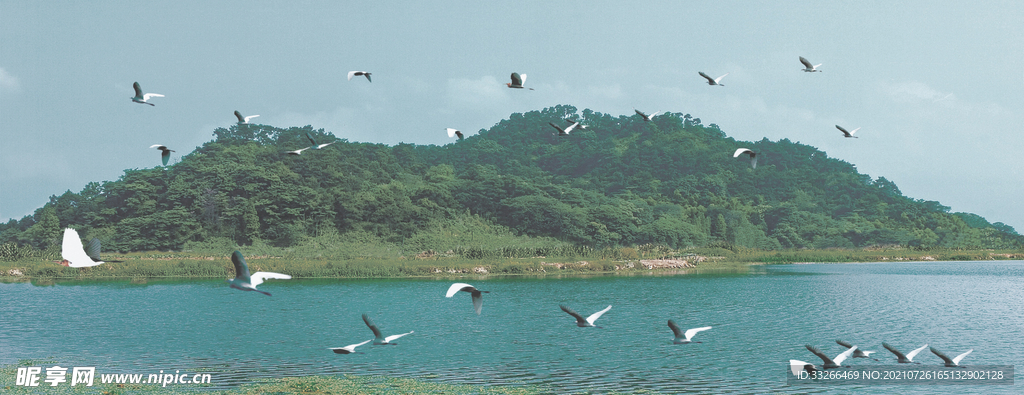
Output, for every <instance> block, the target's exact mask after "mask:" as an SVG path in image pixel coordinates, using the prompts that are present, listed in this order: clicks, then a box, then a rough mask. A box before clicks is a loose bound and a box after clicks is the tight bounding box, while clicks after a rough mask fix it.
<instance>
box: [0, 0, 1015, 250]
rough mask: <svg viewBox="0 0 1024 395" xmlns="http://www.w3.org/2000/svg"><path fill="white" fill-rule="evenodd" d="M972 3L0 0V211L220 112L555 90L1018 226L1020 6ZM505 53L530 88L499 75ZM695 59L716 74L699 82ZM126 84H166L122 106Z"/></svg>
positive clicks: (527, 104) (470, 116)
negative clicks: (790, 147) (809, 153)
mask: <svg viewBox="0 0 1024 395" xmlns="http://www.w3.org/2000/svg"><path fill="white" fill-rule="evenodd" d="M979 4H981V5H968V4H967V3H963V2H949V3H946V2H935V1H911V2H900V3H899V4H892V2H868V1H851V2H807V1H792V2H779V1H770V2H750V1H736V2H729V1H715V2H682V1H665V2H655V1H649V2H597V1H581V2H571V1H566V2H550V1H542V2H479V1H467V2H442V3H439V4H436V3H431V2H412V1H410V2H336V1H324V2H319V1H306V2H297V1H292V2H259V1H218V2H206V1H203V2H189V1H179V2H140V1H101V2H39V1H19V0H13V1H12V0H5V1H3V2H0V135H2V139H0V141H2V143H0V144H2V146H0V150H2V152H3V155H2V157H0V220H3V221H6V220H7V219H8V218H12V217H13V218H18V219H20V218H21V217H22V216H24V215H26V214H30V213H32V212H33V211H34V210H35V209H36V208H38V207H40V206H41V205H42V204H44V203H45V202H46V201H47V198H48V197H49V196H50V195H59V194H61V193H63V192H64V191H66V190H69V189H70V190H72V191H75V192H77V191H80V190H81V188H82V187H83V186H84V185H85V184H86V183H87V182H90V181H103V180H114V179H117V177H118V176H120V175H121V174H122V172H123V171H124V170H125V169H129V168H144V167H153V166H156V165H159V164H160V158H159V153H158V152H157V151H156V150H152V149H149V148H148V147H149V146H150V145H152V144H157V143H159V144H164V145H167V146H168V147H170V148H171V149H175V150H177V152H176V153H175V155H174V156H172V159H171V160H172V161H174V160H176V159H177V158H178V157H179V156H180V155H182V154H186V153H188V152H189V151H191V150H193V149H194V148H195V147H196V146H199V145H200V144H202V143H203V142H206V141H209V140H210V139H212V137H213V135H212V132H213V129H214V128H216V127H227V126H229V125H231V124H232V123H233V122H235V119H234V116H233V115H232V111H234V110H239V111H241V112H242V113H243V114H249V115H251V114H260V115H261V116H260V117H259V118H256V119H254V122H256V123H264V124H268V125H273V126H277V127H290V126H304V125H307V124H308V125H313V126H314V127H316V128H324V129H325V130H326V131H328V132H331V133H333V134H334V135H336V136H338V137H340V138H347V139H349V140H350V141H365V142H375V143H385V144H395V143H398V142H408V143H416V144H445V143H448V142H449V139H448V137H447V135H446V134H445V128H446V127H453V128H458V129H461V130H463V131H466V132H468V133H467V134H475V133H476V131H478V130H479V129H483V128H489V127H491V126H493V125H494V124H495V123H497V122H499V121H500V120H501V119H504V118H507V117H508V116H509V115H510V114H512V113H514V112H525V111H530V110H538V109H541V108H544V107H549V106H554V105H558V104H570V105H573V106H576V107H577V108H580V109H583V108H590V109H592V110H594V111H598V112H603V113H609V114H613V115H619V114H631V113H632V111H633V107H636V108H638V109H641V110H645V111H648V112H653V111H673V112H683V113H689V114H691V115H693V116H694V117H698V118H700V119H701V121H702V122H703V123H705V124H710V123H715V124H718V125H719V126H720V127H721V128H722V130H723V131H725V132H726V133H727V134H728V135H729V136H732V137H734V138H736V139H739V140H760V139H762V138H765V137H767V138H768V139H770V140H773V141H776V140H779V139H781V138H789V139H790V140H793V141H799V142H802V143H805V144H809V145H812V146H815V147H818V148H821V149H822V150H824V151H826V152H827V153H828V154H829V156H832V157H836V158H839V159H842V160H845V161H847V162H850V163H853V164H854V165H856V166H857V168H858V169H859V170H860V171H861V172H863V173H867V174H869V175H871V176H872V177H879V176H884V177H886V178H888V179H890V180H892V181H894V182H896V184H897V185H898V186H899V187H900V189H901V190H902V191H903V193H904V194H905V195H907V196H910V197H912V198H919V199H927V200H937V201H939V202H941V203H942V204H944V205H947V206H951V207H952V208H953V210H954V211H966V212H973V213H977V214H980V215H982V216H984V217H985V218H987V219H989V220H990V221H992V222H996V221H1000V222H1004V223H1007V224H1009V225H1012V226H1014V227H1015V228H1016V229H1017V230H1018V231H1024V204H1022V201H1024V199H1021V198H1020V197H1021V196H1024V164H1022V162H1021V160H1020V154H1019V153H1018V152H1019V151H1020V150H1021V149H1022V147H1024V134H1022V129H1024V126H1022V125H1024V105H1022V104H1024V23H1021V21H1024V3H1021V2H1014V1H1006V2H995V1H992V2H982V3H979ZM798 56H804V57H807V58H808V59H810V60H811V61H812V62H814V63H823V65H822V66H821V69H822V70H823V72H822V73H803V72H801V71H800V67H801V66H800V63H799V62H798V61H797V57H798ZM349 70H366V71H370V72H372V73H373V83H367V82H366V81H365V79H359V80H356V79H353V80H352V81H347V80H346V73H347V72H348V71H349ZM512 71H517V72H519V73H523V74H527V75H528V76H529V78H528V79H527V82H526V85H527V86H529V87H533V88H535V89H536V90H535V91H525V90H511V89H507V88H505V86H504V84H505V82H508V75H509V74H510V73H511V72H512ZM698 71H704V72H706V73H708V74H710V75H713V76H718V75H721V74H724V73H729V75H728V76H727V77H726V78H725V79H724V80H723V81H722V82H723V83H724V84H725V86H724V87H712V86H708V85H706V84H705V83H704V81H703V79H702V78H701V77H700V76H698V75H697V72H698ZM134 81H138V82H139V83H140V84H142V88H143V90H144V91H146V92H155V93H161V94H164V95H166V97H163V98H155V99H152V102H153V103H154V104H156V106H155V107H150V106H144V105H139V104H135V103H132V102H131V101H130V100H129V97H130V96H132V95H133V92H132V82H134ZM835 124H840V125H843V126H845V127H847V128H848V129H852V128H857V127H861V130H860V131H859V132H858V133H857V134H858V135H859V136H860V138H859V139H844V138H842V135H841V134H840V133H839V132H838V131H837V130H836V129H835V127H834V126H833V125H835Z"/></svg>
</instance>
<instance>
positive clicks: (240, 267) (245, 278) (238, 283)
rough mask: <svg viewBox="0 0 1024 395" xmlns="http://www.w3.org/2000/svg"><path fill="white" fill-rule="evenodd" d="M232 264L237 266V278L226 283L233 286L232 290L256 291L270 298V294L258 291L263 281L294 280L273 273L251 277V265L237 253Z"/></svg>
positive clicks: (233, 256) (262, 273)
mask: <svg viewBox="0 0 1024 395" xmlns="http://www.w3.org/2000/svg"><path fill="white" fill-rule="evenodd" d="M231 263H233V264H234V265H235V278H233V279H230V278H229V279H227V280H225V281H227V282H228V284H231V288H234V289H240V290H243V291H256V292H259V293H261V294H264V295H267V296H270V292H263V291H260V290H258V289H256V286H257V285H260V284H263V280H266V279H271V278H272V279H279V280H288V279H290V278H292V276H289V275H287V274H281V273H273V272H256V273H253V274H252V275H249V265H246V264H245V258H244V257H243V256H242V253H241V252H239V251H237V250H236V251H235V252H233V253H231Z"/></svg>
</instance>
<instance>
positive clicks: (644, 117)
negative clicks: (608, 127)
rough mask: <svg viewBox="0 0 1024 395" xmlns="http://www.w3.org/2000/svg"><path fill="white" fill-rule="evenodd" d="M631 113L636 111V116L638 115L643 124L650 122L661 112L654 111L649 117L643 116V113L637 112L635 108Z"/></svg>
mask: <svg viewBox="0 0 1024 395" xmlns="http://www.w3.org/2000/svg"><path fill="white" fill-rule="evenodd" d="M633 111H636V115H639V116H640V117H641V118H643V119H644V122H650V121H651V118H654V116H655V115H658V113H659V112H661V111H655V112H652V113H651V115H647V114H644V113H642V112H640V110H637V109H635V108H634V109H633Z"/></svg>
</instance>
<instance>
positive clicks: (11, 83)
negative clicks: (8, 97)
mask: <svg viewBox="0 0 1024 395" xmlns="http://www.w3.org/2000/svg"><path fill="white" fill-rule="evenodd" d="M0 92H21V82H19V81H18V77H15V76H13V75H11V74H10V73H8V72H7V70H4V68H3V67H0Z"/></svg>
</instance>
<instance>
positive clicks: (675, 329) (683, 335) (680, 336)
mask: <svg viewBox="0 0 1024 395" xmlns="http://www.w3.org/2000/svg"><path fill="white" fill-rule="evenodd" d="M668 327H669V329H672V333H673V334H675V335H676V338H675V339H673V340H672V343H675V344H684V343H700V342H692V341H691V340H690V339H693V335H696V334H697V332H703V331H706V330H708V329H711V327H710V326H705V327H703V328H693V329H687V330H686V332H683V330H682V329H679V325H676V323H675V322H672V320H668Z"/></svg>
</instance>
